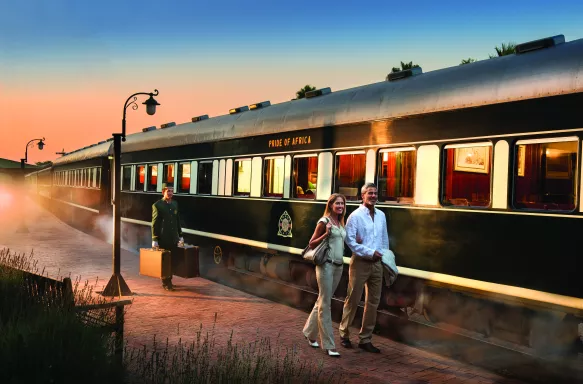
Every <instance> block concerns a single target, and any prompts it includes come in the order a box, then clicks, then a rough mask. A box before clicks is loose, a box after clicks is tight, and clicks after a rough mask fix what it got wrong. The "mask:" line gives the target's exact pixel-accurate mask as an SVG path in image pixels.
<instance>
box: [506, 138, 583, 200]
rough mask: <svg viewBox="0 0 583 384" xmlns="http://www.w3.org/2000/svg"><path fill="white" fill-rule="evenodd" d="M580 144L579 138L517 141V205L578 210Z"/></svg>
mask: <svg viewBox="0 0 583 384" xmlns="http://www.w3.org/2000/svg"><path fill="white" fill-rule="evenodd" d="M577 147H578V139H577V137H565V138H553V139H542V140H540V139H534V140H520V141H518V142H517V143H516V145H515V146H514V160H515V163H514V164H515V167H514V172H513V176H514V197H513V203H514V207H516V208H521V209H537V210H553V211H572V210H573V209H575V206H576V201H577V200H576V195H577V185H576V175H577Z"/></svg>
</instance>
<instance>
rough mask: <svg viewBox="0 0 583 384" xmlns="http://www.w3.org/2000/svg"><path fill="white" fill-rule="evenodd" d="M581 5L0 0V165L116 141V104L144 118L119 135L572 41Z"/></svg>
mask: <svg viewBox="0 0 583 384" xmlns="http://www.w3.org/2000/svg"><path fill="white" fill-rule="evenodd" d="M581 20H583V1H580V0H577V1H574V0H565V1H563V2H560V3H557V5H555V6H551V5H550V3H549V2H548V1H539V0H531V1H522V0H517V1H512V0H511V1H508V0H507V1H498V0H492V1H484V2H480V3H478V2H474V1H446V0H444V1H441V2H437V1H414V2H388V1H386V0H385V1H379V2H376V1H364V0H360V1H347V0H336V1H328V0H322V1H316V0H312V1H304V0H296V1H293V2H291V1H288V2H284V1H263V0H262V1H253V0H249V1H246V2H242V1H238V2H234V1H220V0H215V1H213V2H211V1H195V0H190V1H187V0H185V1H182V0H167V1H160V0H157V1H150V0H141V1H135V0H115V1H110V0H101V1H95V2H89V1H79V0H18V1H13V0H0V132H1V133H2V136H1V139H0V158H8V159H12V160H16V161H19V159H20V158H22V157H24V152H25V147H26V143H27V142H28V141H29V140H31V139H37V138H43V137H44V138H45V139H46V147H45V148H44V150H43V151H40V150H38V148H37V147H36V146H35V147H31V148H30V149H29V150H28V162H29V163H36V162H39V161H46V160H54V159H55V158H57V157H59V155H57V154H56V152H59V151H61V150H63V149H64V150H65V151H66V152H69V151H72V150H75V149H77V148H80V147H84V146H87V145H90V144H94V143H97V142H99V141H102V140H106V139H108V138H110V137H111V135H112V133H118V132H121V120H122V115H123V107H124V102H125V100H126V99H127V98H128V97H129V96H130V95H131V94H133V93H135V92H152V91H153V90H154V89H158V90H159V92H160V94H159V96H158V97H157V98H156V99H157V100H158V102H159V103H160V104H161V105H160V106H159V107H158V110H157V112H156V114H155V115H154V116H149V115H147V114H146V111H145V108H144V106H143V105H141V102H143V101H145V99H146V98H145V97H141V98H140V99H139V100H138V103H139V106H140V107H139V108H138V109H137V110H131V109H128V111H127V132H128V133H134V132H139V131H141V129H142V128H145V127H149V126H154V125H155V126H158V127H159V126H160V125H161V124H163V123H167V122H172V121H173V122H176V124H180V123H184V122H189V121H190V120H191V118H192V117H193V116H198V115H204V114H208V115H209V116H210V117H213V116H219V115H224V114H227V113H228V111H229V109H231V108H235V107H239V106H243V105H249V104H253V103H255V102H260V101H264V100H270V101H271V103H272V104H275V103H280V102H285V101H289V100H290V99H293V98H294V97H295V92H296V91H297V90H298V89H300V88H301V87H303V86H304V85H306V84H311V85H313V86H316V87H317V88H324V87H330V88H331V89H332V91H337V90H342V89H347V88H352V87H356V86H360V85H365V84H371V83H376V82H380V81H383V80H384V79H385V77H386V75H387V73H389V72H390V71H391V68H392V67H394V66H399V64H400V62H401V61H405V62H408V61H413V62H414V63H416V64H419V65H420V66H421V67H422V68H423V72H429V71H432V70H437V69H441V68H446V67H451V66H456V65H459V63H460V61H461V60H462V59H465V58H468V57H472V58H475V59H478V60H483V59H487V58H488V55H489V54H494V53H495V50H494V47H496V46H499V45H501V44H502V43H508V42H514V43H523V42H527V41H531V40H536V39H539V38H544V37H549V36H554V35H558V34H563V35H565V39H566V41H571V40H576V39H579V38H583V23H582V22H581Z"/></svg>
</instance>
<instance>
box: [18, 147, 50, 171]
mask: <svg viewBox="0 0 583 384" xmlns="http://www.w3.org/2000/svg"><path fill="white" fill-rule="evenodd" d="M35 141H38V143H37V146H38V149H40V150H41V151H42V150H43V148H44V147H45V138H44V137H43V138H42V139H32V140H30V141H29V142H28V143H26V150H25V151H24V159H20V169H24V166H25V164H26V162H27V161H28V147H29V146H30V144H31V143H33V142H35ZM23 177H24V172H23Z"/></svg>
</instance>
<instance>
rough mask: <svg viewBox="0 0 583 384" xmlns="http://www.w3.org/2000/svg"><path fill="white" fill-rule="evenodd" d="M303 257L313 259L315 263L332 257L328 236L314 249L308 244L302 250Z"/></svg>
mask: <svg viewBox="0 0 583 384" xmlns="http://www.w3.org/2000/svg"><path fill="white" fill-rule="evenodd" d="M326 220H327V221H326V224H328V219H327V218H326ZM302 257H303V258H304V260H307V261H311V262H312V263H314V265H322V264H324V263H325V262H326V261H328V259H329V258H330V243H328V238H325V239H324V240H322V242H321V243H320V244H318V245H317V246H316V248H314V249H311V248H310V245H309V244H308V246H307V247H306V249H304V251H303V252H302Z"/></svg>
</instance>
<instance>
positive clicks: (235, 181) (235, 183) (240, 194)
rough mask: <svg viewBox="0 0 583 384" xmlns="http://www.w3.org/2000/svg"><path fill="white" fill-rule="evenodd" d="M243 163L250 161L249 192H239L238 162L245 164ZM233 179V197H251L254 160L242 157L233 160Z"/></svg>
mask: <svg viewBox="0 0 583 384" xmlns="http://www.w3.org/2000/svg"><path fill="white" fill-rule="evenodd" d="M243 161H248V162H249V192H239V191H238V190H237V187H238V181H239V178H238V177H236V176H235V175H236V172H237V169H238V167H237V162H243ZM231 177H232V179H233V183H232V187H231V188H232V196H233V197H237V198H240V197H250V196H251V185H252V183H253V158H252V157H241V158H235V159H233V173H232V175H231Z"/></svg>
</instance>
